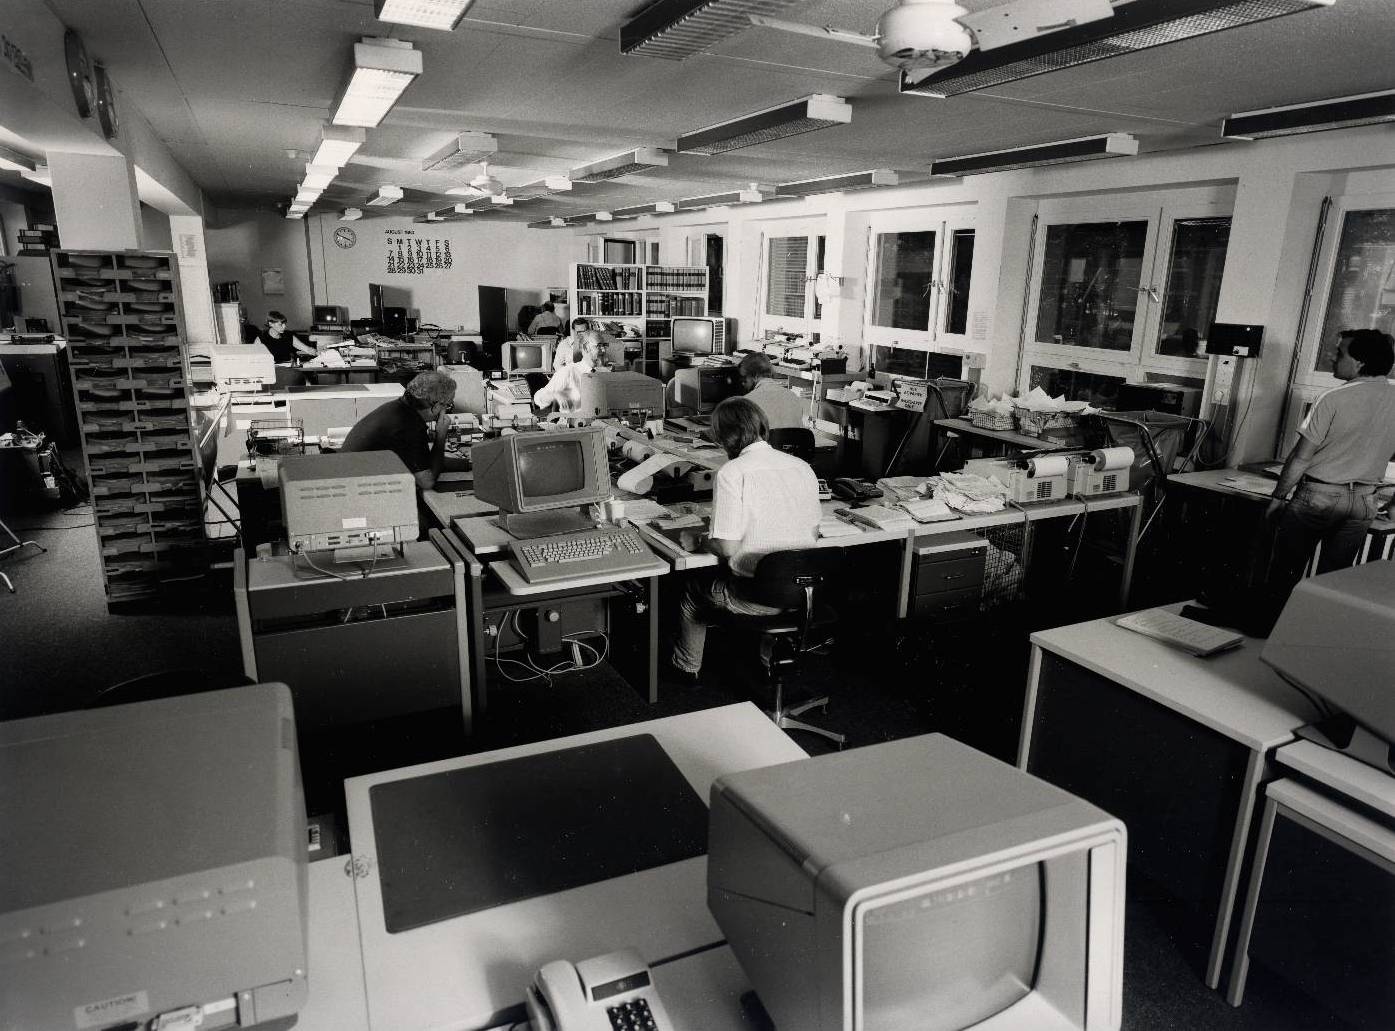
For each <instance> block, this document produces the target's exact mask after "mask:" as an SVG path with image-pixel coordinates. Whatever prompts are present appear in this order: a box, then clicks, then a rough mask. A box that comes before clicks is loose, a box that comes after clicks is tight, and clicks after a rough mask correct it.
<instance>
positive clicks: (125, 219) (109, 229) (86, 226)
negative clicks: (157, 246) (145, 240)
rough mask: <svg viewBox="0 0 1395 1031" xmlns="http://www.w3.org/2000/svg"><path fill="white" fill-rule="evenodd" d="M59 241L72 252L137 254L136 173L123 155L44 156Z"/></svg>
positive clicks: (58, 154) (138, 243)
mask: <svg viewBox="0 0 1395 1031" xmlns="http://www.w3.org/2000/svg"><path fill="white" fill-rule="evenodd" d="M48 167H49V171H50V172H51V173H52V175H53V210H54V214H55V215H56V216H57V221H58V235H59V238H60V239H61V240H62V241H63V246H64V247H65V248H68V249H71V250H94V251H124V250H139V249H140V245H141V240H140V196H139V194H138V193H137V192H136V175H135V168H134V166H133V165H132V164H131V162H130V161H129V160H128V159H127V158H126V157H125V156H124V155H121V154H69V153H62V152H58V153H55V152H54V151H49V152H48Z"/></svg>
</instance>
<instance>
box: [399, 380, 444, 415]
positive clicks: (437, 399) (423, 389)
mask: <svg viewBox="0 0 1395 1031" xmlns="http://www.w3.org/2000/svg"><path fill="white" fill-rule="evenodd" d="M404 396H405V397H406V398H407V403H408V404H410V405H411V406H412V407H413V408H419V409H426V408H430V407H431V406H432V405H438V404H450V403H451V402H452V401H454V400H455V380H453V379H451V377H449V376H447V375H446V374H445V373H444V372H419V373H417V374H416V375H415V376H414V377H412V382H410V383H408V384H407V390H406V393H405V395H404Z"/></svg>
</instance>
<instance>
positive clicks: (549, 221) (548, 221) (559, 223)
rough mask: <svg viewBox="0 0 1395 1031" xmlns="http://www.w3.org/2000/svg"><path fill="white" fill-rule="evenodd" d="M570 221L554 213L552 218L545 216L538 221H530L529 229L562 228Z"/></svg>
mask: <svg viewBox="0 0 1395 1031" xmlns="http://www.w3.org/2000/svg"><path fill="white" fill-rule="evenodd" d="M568 224H569V223H568V222H567V220H566V219H565V218H558V217H557V216H556V215H553V216H552V217H551V218H544V219H541V220H540V221H537V222H529V223H528V228H529V229H562V228H564V227H565V226H567V225H568Z"/></svg>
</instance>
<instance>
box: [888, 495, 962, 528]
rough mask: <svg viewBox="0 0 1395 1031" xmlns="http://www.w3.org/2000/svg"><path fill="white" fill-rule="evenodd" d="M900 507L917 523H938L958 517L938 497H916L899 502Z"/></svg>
mask: <svg viewBox="0 0 1395 1031" xmlns="http://www.w3.org/2000/svg"><path fill="white" fill-rule="evenodd" d="M898 507H900V508H903V509H905V510H906V514H907V515H909V516H910V517H911V518H912V519H914V520H915V521H916V522H917V523H938V522H942V521H943V520H945V519H958V518H959V514H958V513H957V512H953V511H951V510H950V507H949V506H948V505H946V504H945V503H944V502H943V501H941V500H940V499H939V498H916V499H913V500H910V501H902V502H900V503H899V506H898Z"/></svg>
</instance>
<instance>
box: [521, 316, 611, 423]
mask: <svg viewBox="0 0 1395 1031" xmlns="http://www.w3.org/2000/svg"><path fill="white" fill-rule="evenodd" d="M603 346H604V340H603V338H602V336H601V334H600V333H598V332H596V331H595V330H594V329H587V330H583V331H582V332H581V333H579V334H577V336H576V343H575V347H574V348H573V347H567V346H564V343H559V344H558V345H557V351H558V353H557V354H554V355H553V361H552V368H553V370H554V371H553V373H552V378H551V379H550V380H548V381H547V385H546V386H545V387H543V388H542V389H541V390H539V391H538V392H537V393H536V394H534V395H533V404H534V405H536V406H537V407H538V408H547V407H548V406H550V405H552V404H556V405H557V409H558V411H562V412H569V411H571V410H572V409H573V408H575V407H576V403H577V402H578V401H580V400H581V384H580V382H579V381H580V380H581V378H582V377H583V376H587V375H589V374H590V373H592V372H594V371H595V370H596V368H597V367H599V365H600V362H601V352H602V348H603ZM563 351H565V352H566V356H565V360H564V361H559V360H558V359H559V358H560V357H562V355H561V352H563Z"/></svg>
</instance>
